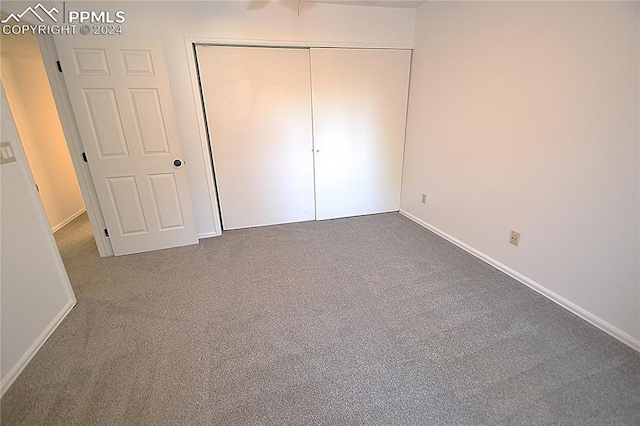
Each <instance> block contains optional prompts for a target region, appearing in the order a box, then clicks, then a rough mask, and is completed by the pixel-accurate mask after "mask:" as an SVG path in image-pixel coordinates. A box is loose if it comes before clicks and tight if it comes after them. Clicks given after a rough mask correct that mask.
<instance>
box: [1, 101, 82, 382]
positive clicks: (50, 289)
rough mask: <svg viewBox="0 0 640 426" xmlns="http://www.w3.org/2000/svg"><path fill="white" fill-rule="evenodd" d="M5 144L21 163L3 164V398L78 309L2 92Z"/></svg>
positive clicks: (2, 136)
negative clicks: (53, 334)
mask: <svg viewBox="0 0 640 426" xmlns="http://www.w3.org/2000/svg"><path fill="white" fill-rule="evenodd" d="M1 109H2V132H1V139H2V141H3V142H11V145H12V148H13V151H14V153H15V154H16V158H17V161H16V162H13V163H6V164H2V165H0V186H1V187H0V195H1V196H0V264H2V269H1V270H0V373H1V377H2V379H1V382H0V383H1V385H0V394H2V393H4V391H5V390H6V389H7V388H8V386H9V385H10V384H11V382H12V381H13V380H14V379H15V378H16V377H17V376H18V374H19V373H20V371H22V369H23V368H24V367H25V366H26V365H27V363H28V362H29V360H30V359H31V358H32V357H33V355H35V353H36V351H37V350H38V349H39V348H40V346H41V345H42V344H43V343H44V341H45V340H46V339H47V337H49V335H50V334H51V333H52V332H53V330H54V329H55V328H56V327H57V326H58V324H59V323H60V321H62V319H63V318H64V317H65V315H66V314H67V313H68V312H69V310H71V308H72V307H73V305H75V301H76V300H75V297H74V295H73V291H72V290H71V284H70V283H69V279H68V278H67V273H66V272H65V270H64V266H63V264H62V260H61V259H60V254H59V252H58V248H57V247H56V243H55V241H54V239H53V234H51V230H50V228H49V224H48V222H47V218H46V216H45V213H44V210H43V208H42V204H41V202H40V199H39V197H38V194H37V192H36V190H35V184H34V182H33V178H32V177H31V175H30V172H29V166H28V164H27V162H26V158H25V156H24V153H23V151H22V148H21V145H20V139H19V137H18V134H17V133H16V130H15V125H14V124H13V122H12V120H11V115H10V114H11V113H10V111H9V108H8V105H7V103H6V100H5V95H4V91H2V107H1Z"/></svg>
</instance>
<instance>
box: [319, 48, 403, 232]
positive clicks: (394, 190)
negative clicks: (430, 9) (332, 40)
mask: <svg viewBox="0 0 640 426" xmlns="http://www.w3.org/2000/svg"><path fill="white" fill-rule="evenodd" d="M410 62H411V52H410V51H408V50H381V49H311V70H312V90H313V132H314V145H315V149H316V152H315V173H316V175H315V176H316V217H317V219H318V220H322V219H332V218H337V217H348V216H357V215H364V214H372V213H382V212H389V211H397V210H398V209H399V208H400V186H401V178H402V161H403V153H404V136H405V120H406V111H407V96H408V88H409V69H410Z"/></svg>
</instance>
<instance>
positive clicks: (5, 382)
mask: <svg viewBox="0 0 640 426" xmlns="http://www.w3.org/2000/svg"><path fill="white" fill-rule="evenodd" d="M75 305H76V301H75V300H69V302H67V304H66V305H65V306H64V307H63V308H62V310H61V311H60V312H59V313H58V315H56V317H55V318H54V319H53V320H52V321H51V323H49V325H48V326H47V328H45V329H44V331H43V332H42V333H41V334H40V336H38V338H37V339H36V341H35V342H33V344H32V345H31V347H29V349H27V352H25V354H24V355H22V357H21V358H20V360H19V361H18V362H17V363H16V365H14V366H13V368H11V370H10V371H9V372H8V373H7V375H6V376H4V377H3V378H2V382H1V383H0V397H2V395H4V393H5V392H6V391H7V389H9V386H11V384H12V383H13V381H14V380H15V379H17V378H18V376H19V375H20V373H21V372H22V370H24V368H25V367H26V366H27V364H28V363H29V361H31V358H33V356H34V355H35V354H36V352H38V350H39V349H40V348H41V347H42V345H43V344H44V342H46V341H47V339H48V338H49V336H51V333H53V332H54V330H55V329H56V328H58V325H60V323H61V322H62V320H63V319H64V318H65V317H66V316H67V314H68V313H69V312H71V309H72V308H73V307H74V306H75Z"/></svg>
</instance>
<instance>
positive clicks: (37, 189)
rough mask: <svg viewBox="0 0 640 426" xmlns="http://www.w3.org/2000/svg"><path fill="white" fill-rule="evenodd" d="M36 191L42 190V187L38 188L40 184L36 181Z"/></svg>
mask: <svg viewBox="0 0 640 426" xmlns="http://www.w3.org/2000/svg"><path fill="white" fill-rule="evenodd" d="M36 191H38V192H40V188H38V184H37V183H36Z"/></svg>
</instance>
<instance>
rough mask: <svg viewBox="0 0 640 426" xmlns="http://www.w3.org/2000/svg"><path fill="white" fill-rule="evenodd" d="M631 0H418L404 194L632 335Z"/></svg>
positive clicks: (635, 127)
mask: <svg viewBox="0 0 640 426" xmlns="http://www.w3.org/2000/svg"><path fill="white" fill-rule="evenodd" d="M639 7H640V5H639V4H638V3H637V2H557V3H556V2H433V3H431V2H429V3H427V4H425V5H424V6H421V7H420V8H419V9H418V13H417V18H416V40H415V51H414V59H413V69H412V82H411V93H410V107H409V117H408V133H407V144H406V157H405V169H404V180H403V195H402V202H401V207H402V209H403V210H404V211H406V212H407V213H409V214H411V215H413V216H414V217H415V218H417V219H418V220H420V221H423V222H424V223H426V224H428V225H430V226H432V227H434V228H436V229H438V230H440V231H441V232H443V233H445V234H448V236H450V237H452V238H454V239H457V240H458V241H459V242H461V244H463V245H466V246H468V248H469V249H471V250H475V251H477V252H478V253H479V254H480V255H482V256H487V257H489V258H492V259H493V260H494V261H495V262H496V263H497V264H500V265H502V266H503V267H505V268H503V269H506V270H508V269H509V268H510V269H511V270H512V272H514V275H516V276H518V274H521V275H520V278H521V279H522V280H523V281H525V282H527V283H528V284H530V285H532V286H534V287H535V286H539V289H540V290H541V291H543V292H545V293H547V294H548V295H550V296H551V297H553V298H556V300H559V301H560V302H562V303H564V304H565V306H568V307H570V308H572V309H573V310H574V311H575V312H578V313H580V314H582V315H583V316H584V317H585V318H588V319H590V320H591V321H593V322H595V323H597V324H598V325H600V326H601V327H603V328H604V329H606V330H608V331H609V332H611V333H613V334H615V335H617V336H618V337H619V338H621V339H622V340H625V341H626V342H627V343H629V344H631V345H632V346H635V347H636V348H637V349H640V294H639V293H640V276H639V258H640V252H639V236H640V225H639V222H640V220H639V215H640V208H639V207H640V202H639V192H640V188H639V181H640V174H639V157H640V155H639V154H640V153H639V140H640V134H639V117H640V111H639V105H638V103H639V102H638V101H639V97H638V95H639V93H640V92H639V72H638V71H639V57H638V56H639V50H640V49H639V47H640V45H639V32H638V30H639V24H638V21H639V14H640V12H639ZM422 193H426V194H427V200H428V201H427V204H426V205H423V204H421V194H422ZM512 229H513V230H517V231H519V232H521V233H522V237H521V240H520V246H519V247H514V246H511V245H509V243H508V241H509V233H510V230H512Z"/></svg>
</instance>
